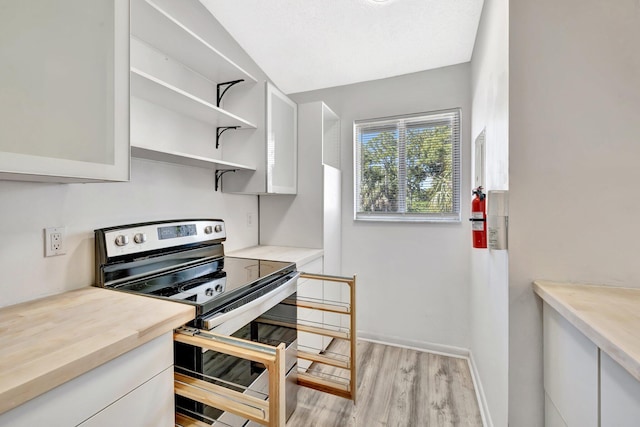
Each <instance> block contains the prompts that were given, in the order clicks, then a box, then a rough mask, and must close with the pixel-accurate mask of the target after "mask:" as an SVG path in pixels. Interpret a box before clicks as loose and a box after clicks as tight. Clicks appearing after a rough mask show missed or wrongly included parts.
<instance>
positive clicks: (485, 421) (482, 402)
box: [468, 352, 493, 427]
mask: <svg viewBox="0 0 640 427" xmlns="http://www.w3.org/2000/svg"><path fill="white" fill-rule="evenodd" d="M468 360H469V369H470V370H471V378H472V379H473V388H474V389H475V391H476V397H477V399H478V405H479V406H480V415H481V416H482V425H483V426H484V427H493V421H492V420H491V412H489V405H487V397H486V396H485V394H484V388H483V387H482V382H481V381H480V373H479V372H478V367H477V366H476V362H475V360H474V358H473V353H471V352H469V358H468Z"/></svg>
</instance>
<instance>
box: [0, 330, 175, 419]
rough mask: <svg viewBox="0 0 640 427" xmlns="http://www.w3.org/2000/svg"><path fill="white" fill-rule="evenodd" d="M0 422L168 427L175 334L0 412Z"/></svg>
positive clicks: (171, 402)
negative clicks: (9, 409) (13, 407)
mask: <svg viewBox="0 0 640 427" xmlns="http://www.w3.org/2000/svg"><path fill="white" fill-rule="evenodd" d="M70 333H72V331H70ZM0 425H2V426H5V425H6V426H12V427H33V426H45V425H47V426H48V425H50V426H77V425H82V426H87V427H89V426H90V427H97V426H105V427H106V426H119V425H132V426H133V425H135V426H140V427H172V426H173V425H174V394H173V332H167V333H165V334H164V335H161V336H160V337H158V338H155V339H154V340H152V341H150V342H148V343H146V344H144V345H142V346H140V347H138V348H136V349H134V350H132V351H130V352H128V353H125V354H123V355H121V356H119V357H117V358H115V359H113V360H111V361H110V362H107V363H105V364H104V365H102V366H100V367H98V368H96V369H93V370H92V371H89V372H87V373H86V374H84V375H81V376H79V377H77V378H75V379H73V380H71V381H69V382H67V383H64V384H62V385H60V386H58V387H56V388H54V389H53V390H51V391H49V392H47V393H45V394H42V395H40V396H38V397H36V398H35V399H32V400H30V401H28V402H26V403H24V404H22V405H20V406H18V407H17V408H15V409H12V410H11V411H9V412H6V413H4V414H2V415H0Z"/></svg>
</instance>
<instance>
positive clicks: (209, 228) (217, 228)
mask: <svg viewBox="0 0 640 427" xmlns="http://www.w3.org/2000/svg"><path fill="white" fill-rule="evenodd" d="M214 231H215V232H216V233H219V232H221V231H222V226H221V225H220V224H218V225H216V226H215V227H212V226H210V225H207V226H206V227H205V228H204V233H205V234H211V233H213V232H214Z"/></svg>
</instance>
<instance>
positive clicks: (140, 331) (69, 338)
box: [0, 287, 195, 414]
mask: <svg viewBox="0 0 640 427" xmlns="http://www.w3.org/2000/svg"><path fill="white" fill-rule="evenodd" d="M194 316H195V310H194V308H193V307H191V306H189V305H186V304H179V303H173V302H168V301H161V300H158V299H153V298H148V297H144V296H138V295H131V294H127V293H124V292H118V291H112V290H107V289H101V288H96V287H86V288H82V289H78V290H74V291H70V292H65V293H62V294H58V295H54V296H50V297H46V298H42V299H38V300H34V301H28V302H24V303H21V304H17V305H13V306H9V307H3V308H0V343H1V344H0V414H1V413H4V412H6V411H8V410H10V409H12V408H15V407H16V406H18V405H20V404H22V403H24V402H26V401H28V400H30V399H33V398H34V397H36V396H39V395H40V394H42V393H44V392H46V391H49V390H51V389H53V388H54V387H57V386H58V385H60V384H63V383H65V382H67V381H69V380H71V379H73V378H75V377H77V376H79V375H82V374H84V373H86V372H88V371H90V370H91V369H94V368H96V367H98V366H100V365H102V364H103V363H105V362H108V361H110V360H112V359H115V358H116V357H118V356H120V355H122V354H124V353H126V352H128V351H130V350H133V349H134V348H136V347H138V346H140V345H142V344H144V343H146V342H148V341H151V340H152V339H154V338H156V337H158V336H160V335H162V334H164V333H166V332H169V331H171V330H173V329H175V328H177V327H179V326H181V325H184V324H185V323H188V322H189V321H190V320H192V319H193V318H194Z"/></svg>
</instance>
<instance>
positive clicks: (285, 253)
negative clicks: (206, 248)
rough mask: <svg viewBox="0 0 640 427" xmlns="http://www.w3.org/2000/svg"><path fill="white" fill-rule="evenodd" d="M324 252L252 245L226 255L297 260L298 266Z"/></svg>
mask: <svg viewBox="0 0 640 427" xmlns="http://www.w3.org/2000/svg"><path fill="white" fill-rule="evenodd" d="M323 254H324V251H323V250H322V249H310V248H295V247H289V246H252V247H249V248H245V249H239V250H235V251H230V252H228V253H225V255H228V256H233V257H240V258H257V259H268V260H272V261H290V262H295V263H296V264H297V265H298V267H300V266H301V265H304V264H306V263H308V262H311V261H313V260H315V259H318V258H320V257H321V256H322V255H323Z"/></svg>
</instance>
